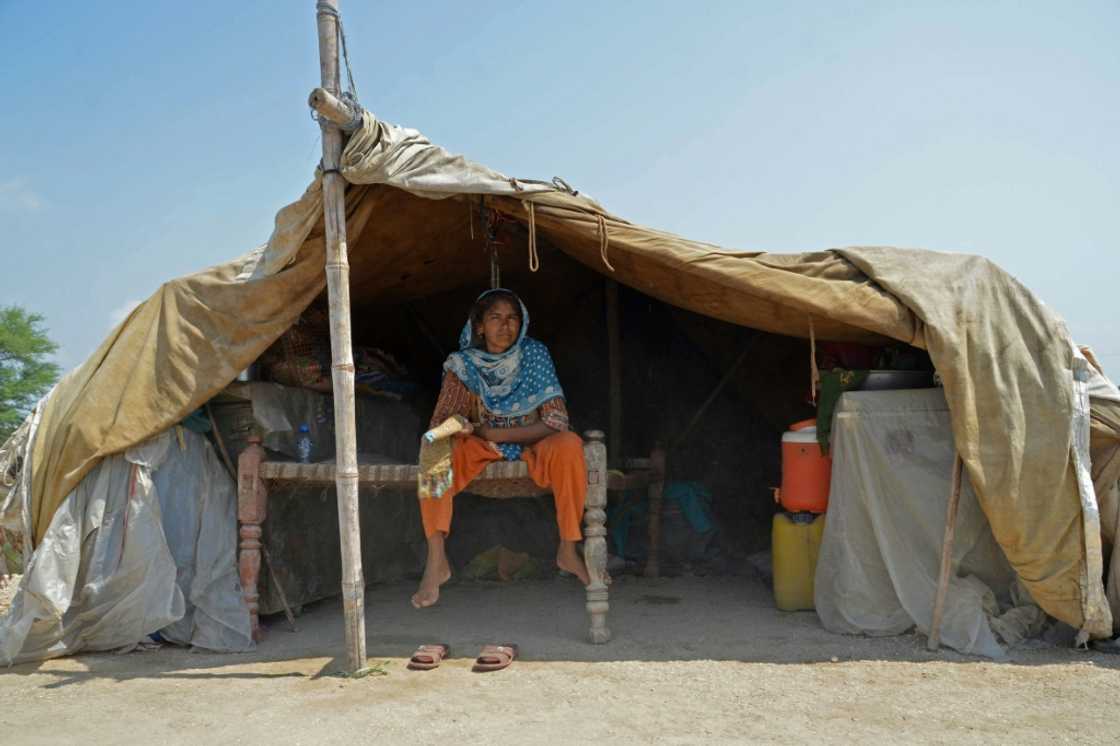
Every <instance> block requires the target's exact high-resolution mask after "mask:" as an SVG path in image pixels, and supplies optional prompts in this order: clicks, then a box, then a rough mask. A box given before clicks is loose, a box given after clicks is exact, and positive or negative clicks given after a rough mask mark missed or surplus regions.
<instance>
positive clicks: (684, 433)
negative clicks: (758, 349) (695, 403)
mask: <svg viewBox="0 0 1120 746" xmlns="http://www.w3.org/2000/svg"><path fill="white" fill-rule="evenodd" d="M750 349H751V348H750V345H747V346H746V347H744V348H743V351H742V352H740V353H739V357H738V358H736V359H735V362H734V363H732V365H731V367H730V368H728V369H727V372H726V373H724V374H723V378H722V379H720V382H719V383H718V384H716V387H715V388H714V389H712V393H710V394H708V398H707V399H705V400H704V403H703V404H701V405H700V408H699V409H697V410H696V414H694V415H692V419H691V420H689V421H688V424H687V425H685V428H684V430H681V433H680V435H678V436H677V437H675V438H673V441H672V443H670V445H669V448H670V450H671V449H673V448H676V447H677V446H679V445H680V444H681V443H683V442H684V439H685V438H687V437H688V435H689V433H691V432H692V428H694V427H696V423H698V422H700V418H702V417H703V416H704V413H705V412H707V411H708V407H710V406H712V402H714V401H715V400H716V397H717V396H719V395H720V392H721V391H723V389H724V388H725V387H726V386H727V384H729V383H731V379H732V377H733V376H734V375H735V371H737V370H739V366H740V365H742V364H743V361H744V360H746V359H747V353H748V352H750Z"/></svg>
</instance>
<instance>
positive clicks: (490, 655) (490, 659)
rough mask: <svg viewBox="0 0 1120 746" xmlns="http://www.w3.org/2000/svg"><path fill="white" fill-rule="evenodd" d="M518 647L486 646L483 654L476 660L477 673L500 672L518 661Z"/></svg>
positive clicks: (510, 645) (509, 645) (474, 669)
mask: <svg viewBox="0 0 1120 746" xmlns="http://www.w3.org/2000/svg"><path fill="white" fill-rule="evenodd" d="M517 653H518V647H517V645H515V644H513V643H509V644H507V645H486V646H485V647H483V648H482V652H480V653H479V654H478V657H477V658H475V659H474V668H473V669H472V670H473V671H474V672H475V673H485V672H486V671H500V670H502V669H503V668H505V667H506V666H508V665H509V664H510V663H513V662H514V661H515V660H516V659H517Z"/></svg>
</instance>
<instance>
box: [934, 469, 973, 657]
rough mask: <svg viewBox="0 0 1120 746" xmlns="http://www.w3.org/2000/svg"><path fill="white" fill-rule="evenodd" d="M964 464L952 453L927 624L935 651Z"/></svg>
mask: <svg viewBox="0 0 1120 746" xmlns="http://www.w3.org/2000/svg"><path fill="white" fill-rule="evenodd" d="M962 471H964V463H963V462H962V461H961V456H960V454H959V453H957V452H956V450H954V451H953V486H952V487H951V488H950V490H949V505H948V507H946V508H945V535H944V538H943V539H942V540H941V571H940V573H939V575H938V578H937V596H936V598H935V599H934V602H933V621H931V622H930V624H929V639H928V640H927V641H926V647H927V648H929V649H930V650H937V648H939V647H940V646H941V616H942V615H943V614H944V613H945V596H946V595H948V592H949V574H950V570H952V567H953V534H954V533H955V531H956V525H957V507H958V506H959V505H960V502H961V478H962V475H961V472H962Z"/></svg>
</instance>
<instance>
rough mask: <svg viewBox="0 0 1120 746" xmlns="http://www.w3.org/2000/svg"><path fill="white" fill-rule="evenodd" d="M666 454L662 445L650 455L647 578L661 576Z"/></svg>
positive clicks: (656, 446) (655, 448)
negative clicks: (662, 506)
mask: <svg viewBox="0 0 1120 746" xmlns="http://www.w3.org/2000/svg"><path fill="white" fill-rule="evenodd" d="M666 461H667V457H666V453H665V449H664V448H662V446H661V444H660V443H658V444H657V445H655V446H654V447H653V451H652V452H650V454H649V465H650V470H651V471H652V472H653V475H652V476H651V477H650V482H649V487H648V490H649V492H648V493H647V494H648V496H649V551H648V552H647V553H646V569H645V571H644V573H643V574H644V575H645V576H646V577H647V578H656V577H659V576H660V575H661V502H662V498H663V496H664V494H665V471H666Z"/></svg>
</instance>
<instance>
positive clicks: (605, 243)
mask: <svg viewBox="0 0 1120 746" xmlns="http://www.w3.org/2000/svg"><path fill="white" fill-rule="evenodd" d="M595 217H596V219H597V221H598V223H599V256H601V257H602V258H603V264H605V265H607V269H609V270H610V271H611V272H614V267H612V266H611V261H610V259H608V258H607V249H609V248H610V244H611V239H610V236H608V235H607V219H606V218H604V217H603V214H602V213H596V214H595Z"/></svg>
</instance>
